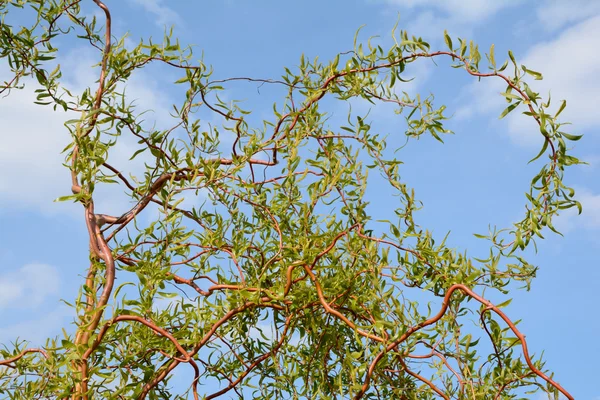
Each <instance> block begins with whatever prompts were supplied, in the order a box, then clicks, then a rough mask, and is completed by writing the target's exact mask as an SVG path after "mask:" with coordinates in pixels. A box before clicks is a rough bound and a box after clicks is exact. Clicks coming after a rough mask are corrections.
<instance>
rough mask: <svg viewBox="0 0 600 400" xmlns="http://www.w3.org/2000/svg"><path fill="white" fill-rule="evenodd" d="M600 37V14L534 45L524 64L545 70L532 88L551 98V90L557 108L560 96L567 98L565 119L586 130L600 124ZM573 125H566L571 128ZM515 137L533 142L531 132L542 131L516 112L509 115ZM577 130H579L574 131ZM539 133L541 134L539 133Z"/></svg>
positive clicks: (525, 142)
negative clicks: (594, 49)
mask: <svg viewBox="0 0 600 400" xmlns="http://www.w3.org/2000/svg"><path fill="white" fill-rule="evenodd" d="M598 37H600V15H599V16H597V17H594V18H590V19H588V20H586V21H584V22H582V23H580V24H578V25H576V26H574V27H572V28H570V29H567V30H566V31H564V32H563V33H562V34H561V35H560V36H559V37H558V38H557V39H556V40H554V41H551V42H545V43H540V44H538V45H536V46H534V47H533V48H532V49H531V50H530V51H529V52H528V53H527V55H526V56H525V57H524V58H523V60H522V62H521V63H522V64H524V65H526V66H527V67H529V68H531V69H533V70H536V71H540V72H542V74H543V75H544V80H543V81H532V83H531V86H532V89H533V90H534V91H536V92H539V93H540V94H541V95H542V96H544V97H547V95H548V92H551V94H552V98H553V99H554V109H556V108H557V105H558V104H560V103H559V100H560V99H566V100H567V108H566V109H565V111H564V112H563V114H561V120H563V121H569V122H571V123H573V128H574V129H577V130H583V129H587V128H592V127H597V126H598V125H600V114H599V113H598V110H597V108H598V99H599V96H598V93H600V79H598V75H599V74H600V53H598V52H597V51H593V50H592V49H593V48H595V47H596V46H597V42H598ZM569 128H570V127H566V130H567V131H569ZM509 129H510V132H511V137H512V138H513V139H514V140H515V141H516V142H517V143H522V144H525V145H527V144H530V143H531V138H530V137H528V136H527V135H528V134H529V133H535V134H538V131H537V129H536V127H535V122H533V121H531V118H528V117H525V116H522V115H518V114H515V115H514V116H512V117H510V118H509ZM573 133H577V132H573ZM538 136H539V135H538Z"/></svg>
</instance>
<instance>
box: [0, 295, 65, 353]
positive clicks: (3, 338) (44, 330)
mask: <svg viewBox="0 0 600 400" xmlns="http://www.w3.org/2000/svg"><path fill="white" fill-rule="evenodd" d="M73 316H74V312H73V310H72V309H71V308H69V307H67V306H65V305H62V306H60V307H58V308H56V309H55V310H54V311H51V312H49V313H46V314H44V315H43V316H40V317H38V318H32V319H29V320H26V321H22V322H18V323H15V324H12V325H9V324H6V325H4V326H3V327H1V328H0V343H3V344H5V345H8V344H9V343H10V342H13V341H15V340H16V339H17V338H18V339H19V340H26V341H28V342H29V345H30V346H40V345H43V344H44V343H45V342H46V339H48V338H50V337H53V336H56V335H58V334H59V333H60V329H61V327H63V326H65V322H66V321H67V320H68V319H69V318H73Z"/></svg>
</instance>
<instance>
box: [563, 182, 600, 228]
mask: <svg viewBox="0 0 600 400" xmlns="http://www.w3.org/2000/svg"><path fill="white" fill-rule="evenodd" d="M575 189H576V192H575V198H576V199H577V200H578V201H579V202H580V203H581V206H582V207H583V211H582V213H581V215H578V214H577V213H578V211H577V208H576V207H575V208H570V209H568V210H565V211H563V212H562V213H561V214H560V216H559V217H558V218H557V219H556V221H555V224H554V225H555V226H556V228H557V229H558V230H559V231H560V232H562V233H567V232H570V231H572V230H574V229H582V228H583V229H590V230H598V229H600V193H593V192H592V191H590V190H588V189H585V188H575Z"/></svg>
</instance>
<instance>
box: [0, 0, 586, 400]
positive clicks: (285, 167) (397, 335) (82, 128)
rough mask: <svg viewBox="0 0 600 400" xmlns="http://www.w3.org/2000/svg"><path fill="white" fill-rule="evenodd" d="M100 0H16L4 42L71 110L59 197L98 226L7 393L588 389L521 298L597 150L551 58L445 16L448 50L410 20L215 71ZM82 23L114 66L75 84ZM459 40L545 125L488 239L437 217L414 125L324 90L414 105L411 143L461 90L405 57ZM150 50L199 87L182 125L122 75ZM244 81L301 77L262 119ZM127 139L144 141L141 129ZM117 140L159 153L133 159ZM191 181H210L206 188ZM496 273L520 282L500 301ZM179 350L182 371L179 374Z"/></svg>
mask: <svg viewBox="0 0 600 400" xmlns="http://www.w3.org/2000/svg"><path fill="white" fill-rule="evenodd" d="M81 1H82V0H75V1H72V0H70V1H66V0H37V1H33V0H13V1H3V2H1V3H0V16H1V18H2V24H1V25H0V58H2V59H4V60H6V62H7V63H8V65H9V67H10V71H12V75H11V76H10V77H8V78H7V79H5V78H4V77H3V78H2V81H3V82H4V83H2V84H1V85H0V94H3V95H10V92H11V91H13V90H18V89H21V88H23V86H24V84H27V85H37V89H36V93H37V101H36V103H37V104H40V105H43V106H50V107H53V108H54V109H55V110H56V111H57V112H66V114H65V115H69V118H71V117H72V116H73V118H72V119H69V120H67V121H66V122H65V128H66V129H65V134H70V137H71V142H70V144H69V146H68V147H67V148H65V149H64V153H65V166H66V167H67V168H68V169H69V170H70V172H71V182H70V186H71V192H72V193H70V194H67V193H65V196H64V197H61V198H59V199H58V200H59V201H71V202H76V203H78V204H79V205H80V206H81V209H82V211H83V213H82V217H83V218H84V220H85V224H86V226H87V230H88V232H89V265H88V266H87V268H86V270H85V272H83V274H84V275H85V279H84V280H83V281H82V282H81V289H80V293H79V297H77V298H76V299H72V300H70V299H66V301H67V302H68V303H69V304H70V305H71V306H72V307H73V308H74V310H75V311H76V313H77V317H76V321H75V322H76V324H75V325H76V330H75V331H74V332H70V331H69V330H68V329H65V330H64V331H63V332H64V333H63V335H62V336H60V337H57V338H50V339H48V341H47V342H46V344H45V345H44V346H43V347H41V348H29V347H27V343H26V342H20V341H17V342H16V343H14V344H5V348H4V349H1V350H0V394H2V395H3V396H8V398H18V399H21V398H22V399H33V398H69V397H70V398H72V399H92V398H106V399H130V398H137V399H144V398H151V399H168V398H188V397H189V396H192V397H193V398H195V399H199V398H204V399H213V398H217V397H236V396H237V397H240V398H242V397H244V396H247V397H252V398H269V399H271V398H273V399H279V398H297V399H300V398H319V399H332V398H355V399H359V398H365V399H366V398H369V399H377V398H381V399H397V398H398V399H430V398H444V399H467V398H468V399H483V398H485V399H488V398H490V399H512V398H516V397H519V396H523V394H524V393H533V392H535V391H538V390H541V391H543V392H547V393H549V394H556V395H558V394H559V393H562V395H564V396H566V397H567V398H569V399H573V397H572V395H570V394H569V392H568V391H567V390H566V389H565V388H563V387H562V386H561V385H560V384H559V383H558V381H557V380H556V379H555V378H554V377H553V375H552V373H551V372H550V369H548V368H547V367H546V366H545V364H544V361H543V359H542V358H540V357H539V356H535V357H534V356H533V355H532V352H533V350H532V349H535V353H536V354H538V352H539V350H541V349H537V348H535V343H531V344H530V343H527V342H526V340H525V336H524V333H522V332H521V331H520V330H519V329H518V327H517V322H515V321H513V320H512V319H511V318H510V316H509V315H507V314H506V313H505V312H504V311H503V307H504V306H506V305H507V304H508V302H510V297H509V296H508V295H509V294H510V291H511V290H514V289H515V287H516V286H518V285H521V286H523V287H524V288H528V286H529V284H530V282H531V280H532V279H533V278H534V277H535V273H536V269H537V268H536V267H535V266H534V265H532V264H530V263H529V262H528V261H527V260H526V255H525V252H526V249H528V248H529V247H532V246H534V245H535V241H536V240H539V239H543V236H542V231H545V230H547V229H548V230H551V231H556V230H555V228H554V227H553V225H552V221H553V217H555V216H556V215H557V213H558V212H559V211H560V210H563V209H567V208H571V207H578V208H580V207H581V206H580V205H579V203H578V202H577V201H575V200H574V197H573V196H574V190H573V189H572V188H570V187H568V186H567V185H565V183H563V174H564V171H565V168H566V167H568V166H571V165H574V164H578V163H580V162H579V161H578V160H577V159H576V158H575V157H573V156H572V155H570V154H569V151H568V150H569V147H568V146H569V145H568V142H569V141H575V140H578V139H579V138H580V137H579V136H575V135H572V134H569V133H566V132H564V131H563V125H564V123H561V122H559V119H558V118H559V115H560V113H561V112H562V111H563V109H564V108H565V105H566V102H565V101H562V103H561V105H560V107H559V109H558V112H556V113H553V114H550V113H549V112H548V111H547V110H548V108H549V107H550V99H549V98H548V99H545V98H542V96H540V94H539V93H536V92H535V87H534V86H533V84H531V81H532V80H539V79H542V75H541V73H539V72H536V71H533V70H531V69H529V68H527V67H526V66H525V65H521V64H519V63H518V62H517V60H516V59H515V57H514V56H513V54H512V53H511V52H509V54H508V59H507V60H506V61H505V60H502V61H496V55H495V54H494V47H493V46H492V47H491V48H490V49H489V50H488V51H487V52H486V53H485V54H484V55H485V57H482V54H481V52H480V50H479V48H478V46H477V45H476V44H474V43H473V42H472V41H468V40H466V39H462V38H451V37H450V36H449V35H448V34H445V35H444V38H445V43H446V48H445V49H440V50H434V49H431V48H430V45H429V44H428V43H427V42H425V41H424V40H423V39H422V38H420V37H418V36H413V35H412V33H409V32H406V31H405V30H401V29H398V27H395V28H394V30H393V32H392V37H393V38H394V45H393V46H391V47H390V48H382V47H381V46H380V45H374V44H372V42H371V41H365V42H362V41H360V40H359V39H358V34H357V38H355V40H354V46H353V49H352V50H351V51H349V52H344V53H340V54H339V55H338V56H336V57H335V58H334V59H333V60H331V61H328V62H323V61H320V60H318V59H314V60H310V59H307V58H306V57H304V56H303V57H301V58H300V62H299V64H298V66H297V67H294V68H289V69H285V71H284V73H283V75H282V76H281V77H279V78H277V79H256V78H252V77H232V78H229V79H213V78H212V75H213V70H212V69H211V67H210V66H209V65H208V64H206V63H205V62H204V60H202V59H196V58H195V56H194V53H193V52H192V49H191V47H182V46H181V45H180V43H179V41H177V40H176V39H175V38H173V35H172V32H167V34H165V36H164V39H163V41H162V42H161V43H155V42H153V41H152V40H151V39H148V40H143V41H141V42H140V43H139V44H137V45H134V46H130V45H128V44H127V41H126V40H125V37H121V38H117V37H114V35H113V34H112V31H111V22H112V20H111V14H110V9H109V5H107V4H105V3H103V2H101V1H100V0H93V2H94V3H95V4H96V6H97V7H98V8H99V9H100V10H101V11H102V13H103V14H102V15H103V16H102V18H101V19H96V17H89V16H86V15H83V13H82V12H81V9H80V6H81V4H80V3H81ZM23 7H29V8H30V10H32V11H33V12H32V13H30V14H28V16H29V17H31V19H30V21H29V24H26V25H20V26H13V25H11V24H9V23H8V22H7V21H9V20H10V17H11V13H13V12H15V10H16V9H17V8H23ZM67 37H69V38H71V37H72V38H74V39H76V40H79V41H83V42H85V43H87V45H88V46H90V47H91V48H92V49H94V51H96V55H97V57H98V67H99V71H100V75H99V77H98V81H97V86H96V87H93V88H88V89H86V90H85V91H83V92H82V93H73V92H72V91H70V90H69V88H67V87H65V86H64V85H63V84H61V76H62V72H61V68H60V65H59V64H57V63H56V57H57V51H58V50H57V46H59V45H62V44H64V43H69V42H66V41H65V40H63V39H64V38H67ZM442 58H445V59H449V60H451V62H452V67H454V68H457V69H460V70H461V71H463V72H464V73H465V74H468V75H470V76H471V77H473V79H475V80H483V79H495V80H500V81H502V82H503V84H504V85H505V87H506V90H505V91H504V92H503V93H501V96H503V97H504V98H505V99H506V102H507V107H506V109H505V110H503V111H502V110H499V112H500V113H501V114H500V116H501V117H504V116H506V115H507V114H508V113H510V112H513V111H514V110H518V111H522V112H523V113H524V114H525V115H527V116H529V117H530V118H532V119H533V120H535V121H536V123H537V125H538V127H539V135H541V136H542V137H543V139H544V140H543V147H542V148H541V149H540V151H539V153H538V154H537V155H533V156H535V157H534V160H540V161H544V162H543V163H542V166H541V168H540V170H539V172H538V173H537V174H536V175H535V176H534V177H532V181H531V186H530V188H528V190H527V193H526V198H525V199H524V202H525V207H524V210H525V216H524V218H523V219H522V220H521V221H519V222H517V223H515V224H514V225H512V226H510V227H507V228H505V229H496V228H492V229H491V230H490V232H489V234H487V235H478V237H481V239H482V240H485V241H487V242H488V243H489V257H488V258H487V259H476V258H472V257H469V256H468V255H467V253H466V252H459V251H457V250H456V249H453V248H450V247H448V246H447V244H446V239H445V238H439V237H434V235H433V234H432V233H431V232H430V230H428V229H426V228H425V227H422V226H420V225H419V223H418V221H417V219H416V218H415V212H416V211H417V210H418V209H419V208H420V206H421V204H420V202H419V200H418V199H417V198H415V194H414V191H413V190H412V189H411V188H410V187H409V186H408V185H407V183H406V182H405V181H404V180H403V179H402V177H401V176H400V173H399V167H400V165H401V164H402V161H401V159H399V158H398V154H401V153H398V152H397V150H398V146H397V145H396V144H397V143H398V140H397V138H394V140H391V139H390V138H389V137H386V136H385V135H383V134H379V133H376V132H373V131H372V129H371V126H370V123H369V115H368V114H361V113H360V112H356V111H352V110H351V111H350V112H349V113H348V115H347V123H346V124H344V125H339V126H337V125H334V124H332V123H330V121H329V119H328V112H327V111H326V107H325V106H324V105H323V103H324V102H325V101H335V102H338V103H348V102H350V101H351V100H353V99H355V98H360V99H363V100H366V101H369V102H370V103H372V104H374V105H377V104H380V103H391V104H393V105H394V107H395V108H396V113H397V114H399V115H401V116H403V117H404V119H405V121H406V127H407V129H406V132H405V139H406V142H407V144H409V142H410V141H412V140H414V139H418V138H419V137H421V136H423V135H431V136H433V137H434V138H435V139H437V140H439V141H440V142H442V140H443V137H444V135H446V134H449V133H452V132H450V131H449V130H448V129H446V128H445V127H444V121H445V120H446V119H447V116H446V115H445V114H444V111H445V107H444V106H438V105H436V104H435V103H434V98H433V96H428V97H421V96H419V95H416V94H409V93H406V92H403V91H402V85H403V83H404V82H406V80H407V77H408V76H409V75H408V72H407V71H410V69H411V68H414V67H415V66H416V65H418V63H419V62H420V61H422V59H442ZM150 63H154V64H161V65H163V66H165V67H168V68H171V69H172V70H173V71H174V72H175V73H177V74H178V75H179V77H180V78H179V79H178V80H177V81H176V82H174V84H176V85H178V87H179V88H182V87H183V88H184V91H182V93H181V94H182V96H181V101H180V103H178V104H174V105H173V110H172V117H173V119H174V121H175V123H174V124H173V125H172V126H171V127H170V128H168V129H160V130H158V129H155V127H152V126H148V125H147V124H145V123H144V112H145V111H146V110H139V109H138V108H137V107H136V106H135V104H134V103H132V102H131V101H129V100H128V98H127V95H126V86H125V83H126V82H127V81H128V79H130V78H131V76H132V75H133V74H135V72H136V71H137V70H139V69H142V68H144V67H145V66H147V65H148V64H150ZM31 78H33V79H31ZM234 81H245V82H257V83H260V84H262V85H268V86H273V87H277V88H279V89H281V90H282V92H283V93H285V95H284V96H283V98H282V99H281V101H280V102H278V103H275V104H274V105H273V107H272V110H267V111H268V113H270V116H269V117H267V118H264V120H259V119H258V118H257V117H256V115H255V114H256V113H253V112H252V111H251V110H246V109H244V108H243V107H242V105H241V104H240V103H239V102H236V101H231V100H228V96H227V85H228V84H230V83H232V82H234ZM530 84H531V85H532V86H530ZM264 114H265V112H264V110H261V114H260V115H264ZM126 138H129V139H131V138H134V139H135V142H134V143H135V148H132V147H131V146H123V142H124V141H125V140H126ZM389 143H393V145H392V146H390V145H388V144H389ZM117 149H119V151H128V153H127V157H126V158H125V159H127V158H129V160H130V161H131V163H135V162H136V161H138V164H137V165H139V166H141V170H140V171H132V170H128V169H127V168H128V166H131V165H133V164H130V163H128V164H124V165H117V164H114V163H113V161H112V160H113V159H114V158H115V157H116V156H114V154H115V153H116V151H117ZM123 149H124V150H123ZM540 161H538V162H540ZM106 186H114V187H117V188H118V189H119V191H122V192H125V193H126V194H127V196H128V197H129V198H130V200H131V202H130V205H131V207H129V208H128V209H123V212H122V213H121V214H119V215H106V214H101V213H98V212H97V211H96V210H95V201H96V200H97V196H98V195H97V193H98V190H99V188H103V187H106ZM374 186H378V187H382V186H385V188H384V189H381V190H385V193H389V194H390V197H389V198H390V201H389V210H385V212H386V213H387V214H388V217H387V219H386V220H375V219H374V218H373V216H372V208H371V207H370V202H369V194H370V193H371V192H372V191H373V187H374ZM190 197H195V198H197V199H198V198H199V199H200V200H201V201H200V203H198V204H193V205H191V206H190V205H189V204H188V203H189V202H187V201H186V199H189V198H190ZM117 278H119V280H118V281H117ZM484 291H487V293H491V292H497V293H498V294H501V295H503V296H505V297H506V301H504V302H503V303H500V304H495V303H492V302H491V301H489V300H488V299H487V297H486V296H484V294H483V293H484ZM429 302H431V304H433V305H435V308H432V307H433V306H429V307H428V303H429ZM467 321H474V322H475V328H473V324H470V325H467V324H465V323H466V322H467ZM66 328H67V327H66ZM528 346H530V347H528ZM181 369H184V370H185V371H186V372H184V373H185V374H188V375H189V382H188V383H187V385H188V386H187V387H186V388H185V389H184V390H181V388H180V387H179V388H177V387H175V385H173V384H172V383H171V381H170V380H171V379H172V377H173V373H174V372H175V371H179V370H181ZM186 390H187V391H186ZM179 392H181V393H179ZM176 393H178V394H176Z"/></svg>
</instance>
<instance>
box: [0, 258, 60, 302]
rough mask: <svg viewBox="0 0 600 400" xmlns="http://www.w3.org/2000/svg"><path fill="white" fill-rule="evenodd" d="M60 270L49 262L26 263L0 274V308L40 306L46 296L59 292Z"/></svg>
mask: <svg viewBox="0 0 600 400" xmlns="http://www.w3.org/2000/svg"><path fill="white" fill-rule="evenodd" d="M59 287H60V279H59V277H58V270H57V269H56V268H55V267H53V266H51V265H47V264H26V265H24V266H22V267H21V268H19V269H18V270H14V271H9V272H5V273H3V274H2V275H0V309H4V310H8V309H9V308H13V309H22V308H32V307H36V306H39V305H40V304H42V302H43V301H44V300H45V299H46V297H48V296H51V295H56V294H58V290H59Z"/></svg>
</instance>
